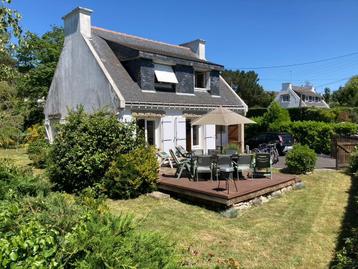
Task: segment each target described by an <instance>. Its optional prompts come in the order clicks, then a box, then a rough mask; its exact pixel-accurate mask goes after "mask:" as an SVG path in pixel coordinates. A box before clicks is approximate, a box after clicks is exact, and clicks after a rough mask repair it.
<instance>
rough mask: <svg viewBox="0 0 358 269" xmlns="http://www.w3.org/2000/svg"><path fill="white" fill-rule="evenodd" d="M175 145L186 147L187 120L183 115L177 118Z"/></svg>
mask: <svg viewBox="0 0 358 269" xmlns="http://www.w3.org/2000/svg"><path fill="white" fill-rule="evenodd" d="M175 145H176V146H179V145H180V146H183V147H184V148H186V122H185V118H183V117H176V118H175Z"/></svg>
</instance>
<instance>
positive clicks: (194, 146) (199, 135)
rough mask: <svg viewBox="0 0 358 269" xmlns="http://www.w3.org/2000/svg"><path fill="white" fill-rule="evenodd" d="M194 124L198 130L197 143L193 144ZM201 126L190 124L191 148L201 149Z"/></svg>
mask: <svg viewBox="0 0 358 269" xmlns="http://www.w3.org/2000/svg"><path fill="white" fill-rule="evenodd" d="M194 126H196V128H197V130H198V133H197V139H198V144H195V145H194ZM201 127H202V126H200V125H192V126H191V148H192V149H201V141H202V139H201V132H202V131H201V130H202V128H201Z"/></svg>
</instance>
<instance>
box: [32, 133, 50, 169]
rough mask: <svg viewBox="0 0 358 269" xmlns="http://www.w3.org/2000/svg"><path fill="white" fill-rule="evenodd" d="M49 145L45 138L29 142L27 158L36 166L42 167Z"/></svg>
mask: <svg viewBox="0 0 358 269" xmlns="http://www.w3.org/2000/svg"><path fill="white" fill-rule="evenodd" d="M49 150H50V145H49V143H48V142H47V141H46V140H45V139H38V140H35V141H34V142H31V143H30V144H29V147H28V148H27V154H28V155H29V159H30V160H32V161H33V164H34V166H35V167H37V168H44V167H45V166H46V162H47V157H48V153H49Z"/></svg>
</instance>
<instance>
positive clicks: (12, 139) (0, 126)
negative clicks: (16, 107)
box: [0, 111, 23, 148]
mask: <svg viewBox="0 0 358 269" xmlns="http://www.w3.org/2000/svg"><path fill="white" fill-rule="evenodd" d="M22 123H23V118H22V116H21V115H17V114H14V113H12V112H7V111H0V147H3V148H13V147H16V146H17V145H19V144H20V143H21V142H22V140H23V133H22V130H21V128H22Z"/></svg>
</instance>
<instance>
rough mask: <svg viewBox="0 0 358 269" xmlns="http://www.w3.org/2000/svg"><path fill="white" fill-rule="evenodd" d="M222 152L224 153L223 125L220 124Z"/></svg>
mask: <svg viewBox="0 0 358 269" xmlns="http://www.w3.org/2000/svg"><path fill="white" fill-rule="evenodd" d="M220 144H221V145H220V153H221V154H222V153H223V126H222V125H220Z"/></svg>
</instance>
